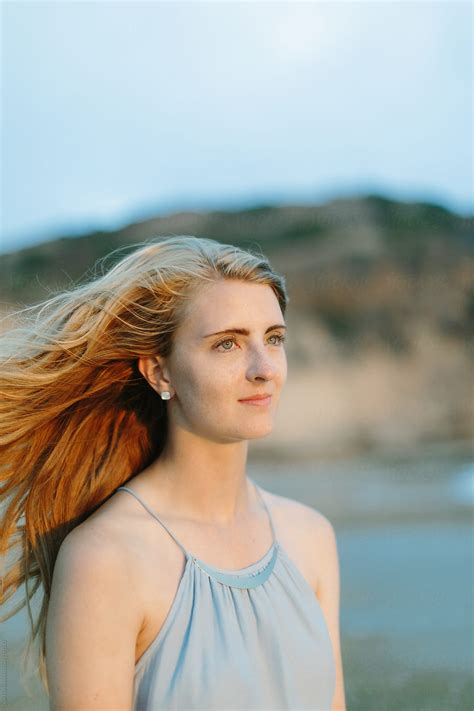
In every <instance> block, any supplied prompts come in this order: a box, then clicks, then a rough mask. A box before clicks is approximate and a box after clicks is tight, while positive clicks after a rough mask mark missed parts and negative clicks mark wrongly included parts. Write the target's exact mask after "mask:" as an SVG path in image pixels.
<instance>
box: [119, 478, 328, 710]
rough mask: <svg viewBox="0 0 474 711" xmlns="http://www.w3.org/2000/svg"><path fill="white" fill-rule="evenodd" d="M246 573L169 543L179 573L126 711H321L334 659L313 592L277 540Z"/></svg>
mask: <svg viewBox="0 0 474 711" xmlns="http://www.w3.org/2000/svg"><path fill="white" fill-rule="evenodd" d="M252 483H253V484H254V486H255V487H256V490H257V492H258V495H259V497H260V499H261V501H262V503H263V505H264V507H265V509H266V511H267V514H268V518H269V521H270V526H271V529H272V537H273V542H272V545H271V547H270V548H269V550H268V551H267V552H266V553H265V555H264V556H263V558H260V560H257V561H255V563H252V564H251V565H248V566H246V567H245V568H239V569H238V570H225V569H222V568H216V567H214V566H212V565H207V564H206V563H204V562H203V561H202V560H200V559H199V558H196V557H195V556H194V555H192V553H190V552H189V551H187V550H186V549H185V548H184V546H182V545H181V543H180V542H179V541H178V540H177V538H176V537H175V536H174V535H173V533H172V532H171V531H170V530H169V529H168V528H167V527H166V526H165V524H164V523H163V522H162V521H161V520H160V519H159V518H158V516H157V515H156V513H154V512H153V511H152V510H151V509H150V508H149V507H148V505H147V504H146V503H145V502H144V501H143V500H142V499H141V497H140V496H139V495H138V494H137V493H136V492H135V491H132V489H129V488H128V487H126V486H120V487H118V489H117V491H127V492H129V493H130V494H132V495H133V496H134V497H135V498H136V499H137V500H138V501H139V502H140V503H141V504H142V505H143V506H144V507H145V509H146V510H147V511H148V513H149V514H151V516H153V517H154V518H155V519H156V520H157V521H158V522H159V523H160V524H161V525H162V526H163V528H165V529H166V531H167V532H168V533H169V535H170V536H171V537H172V538H173V540H174V541H175V542H176V543H177V545H178V546H179V547H180V548H181V550H182V551H183V553H184V555H185V557H186V564H185V568H184V573H183V575H182V577H181V580H180V583H179V586H178V590H177V592H176V595H175V598H174V600H173V603H172V605H171V608H170V610H169V612H168V615H167V617H166V619H165V621H164V624H163V626H162V627H161V629H160V631H159V632H158V635H157V636H156V637H155V639H154V640H153V642H152V643H151V644H150V646H149V647H148V649H146V650H145V652H144V653H143V654H142V656H141V657H140V659H139V660H138V662H137V664H136V666H135V676H134V687H133V699H134V702H133V703H134V706H133V708H134V711H158V710H159V711H161V710H162V709H176V710H179V711H191V710H193V711H194V710H195V709H196V710H197V709H200V710H202V711H210V710H213V711H230V710H234V709H235V710H239V711H242V710H244V709H245V710H246V709H255V710H257V709H258V711H267V710H270V709H271V710H273V709H293V710H295V711H296V710H299V709H315V710H317V711H330V710H331V707H332V698H333V694H334V690H335V680H336V679H335V664H334V655H333V649H332V645H331V640H330V637H329V633H328V629H327V626H326V622H325V619H324V616H323V613H322V610H321V607H320V605H319V602H318V598H317V597H316V595H315V593H314V591H313V590H312V588H311V586H310V585H309V583H308V582H307V581H306V579H305V578H304V576H303V575H302V573H300V571H299V570H298V568H297V566H296V565H295V564H294V563H293V561H292V560H291V558H290V557H289V555H288V554H287V553H286V551H285V549H284V548H283V546H282V545H281V543H279V541H277V540H276V536H275V528H274V525H273V520H272V517H271V514H270V511H269V509H268V507H267V505H266V503H265V501H264V499H263V496H262V494H261V493H260V490H259V487H258V486H257V485H256V484H255V483H254V482H252Z"/></svg>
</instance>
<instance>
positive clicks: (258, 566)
mask: <svg viewBox="0 0 474 711" xmlns="http://www.w3.org/2000/svg"><path fill="white" fill-rule="evenodd" d="M248 478H249V479H250V481H251V482H252V484H253V486H254V487H255V490H256V492H257V495H258V497H259V499H260V501H261V502H262V504H263V506H264V508H265V510H266V512H267V516H268V520H269V523H270V528H271V532H272V543H271V545H270V548H268V550H267V551H266V553H265V554H264V555H263V556H262V557H261V558H259V559H258V560H256V561H254V562H253V563H250V564H249V565H246V566H244V567H243V568H237V569H231V568H219V567H217V566H214V565H210V564H209V563H206V562H205V561H203V560H201V559H200V558H198V557H197V556H195V555H194V554H193V553H191V552H190V551H189V550H187V548H185V546H183V544H182V543H181V541H180V540H179V539H178V538H176V536H175V535H174V534H173V532H172V531H171V530H170V529H169V528H168V526H166V524H164V523H163V521H162V520H161V519H160V517H159V516H158V515H157V514H156V513H155V512H154V511H153V510H152V509H151V508H150V507H149V506H148V504H146V503H145V501H143V499H142V498H141V496H140V495H139V494H137V492H136V491H134V490H133V489H130V488H129V487H127V486H119V487H118V488H117V489H116V491H120V490H124V491H128V492H129V493H130V494H132V495H133V496H134V497H135V498H136V499H137V500H138V501H139V502H140V503H141V504H142V505H143V506H144V508H145V509H146V510H147V511H148V513H149V514H150V515H151V516H153V518H155V519H156V520H157V521H158V523H160V524H161V525H162V526H163V528H164V529H165V530H166V531H167V532H168V533H169V535H170V536H171V538H172V539H173V540H174V541H175V543H176V544H177V545H178V546H179V547H180V548H181V550H182V552H183V554H184V556H185V558H186V568H188V563H189V562H191V563H192V564H193V566H195V567H197V568H198V569H199V570H200V571H202V572H203V573H205V574H206V575H208V576H209V577H210V578H213V579H215V580H217V581H218V582H221V583H224V584H226V585H229V586H232V587H240V588H247V587H256V586H257V585H260V584H261V583H262V582H264V581H265V580H266V579H267V578H268V577H269V575H270V574H271V572H272V570H273V568H274V566H275V562H276V559H277V556H278V549H279V548H280V544H279V542H278V540H277V538H276V533H275V527H274V524H273V519H272V515H271V513H270V510H269V508H268V506H267V504H266V502H265V499H264V498H263V495H262V493H261V491H260V487H259V486H258V485H257V484H256V483H255V482H254V481H253V479H251V478H250V477H248Z"/></svg>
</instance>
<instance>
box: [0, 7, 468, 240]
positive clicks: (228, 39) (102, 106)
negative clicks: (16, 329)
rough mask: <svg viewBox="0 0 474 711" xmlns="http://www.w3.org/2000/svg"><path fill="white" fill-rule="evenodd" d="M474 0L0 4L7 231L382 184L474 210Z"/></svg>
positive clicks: (61, 229) (108, 224)
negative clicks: (473, 136) (473, 166)
mask: <svg viewBox="0 0 474 711" xmlns="http://www.w3.org/2000/svg"><path fill="white" fill-rule="evenodd" d="M472 14H473V9H472V5H471V3H470V2H456V1H454V0H452V1H448V0H444V1H442V2H436V3H435V2H429V1H427V0H422V1H420V2H410V1H407V0H401V1H399V2H389V1H385V0H376V1H372V2H366V1H362V2H360V1H359V2H340V1H339V0H332V1H331V2H297V1H296V0H292V1H291V2H270V1H268V2H267V1H252V0H251V1H249V2H227V1H226V0H221V1H220V2H219V1H214V2H199V1H193V2H181V1H180V0H177V1H175V2H158V1H155V2H150V1H149V2H139V1H138V0H134V2H115V1H109V0H102V1H101V2H91V1H87V0H82V1H74V0H71V1H69V0H59V1H56V2H41V1H34V2H24V1H22V0H15V1H11V2H8V1H6V2H5V0H4V1H3V2H2V3H1V32H2V61H1V69H2V74H1V89H2V94H1V147H2V173H1V204H0V208H1V244H0V249H2V250H3V251H12V250H14V249H19V248H21V247H22V246H28V245H30V244H34V243H37V242H40V241H43V240H47V239H51V238H54V237H55V236H58V235H60V234H65V233H66V234H79V233H81V232H85V231H87V230H89V229H114V228H117V227H120V226H121V225H124V224H127V223H129V222H131V221H133V220H135V219H140V218H145V217H148V216H153V215H156V214H168V213H170V212H173V211H175V210H186V209H213V208H216V209H225V208H226V207H227V208H230V209H236V208H239V207H249V206H252V205H254V204H262V203H266V204H267V203H270V204H285V203H292V204H297V203H301V204H308V203H314V204H318V203H320V202H324V201H325V200H326V199H331V198H334V197H339V196H345V195H352V196H353V195H358V194H364V193H365V192H376V193H379V194H383V195H386V196H387V197H391V198H394V199H401V200H408V201H412V200H427V201H431V202H438V203H439V204H441V205H443V206H445V207H448V208H450V209H452V210H454V211H457V212H460V213H461V214H470V213H472V212H473V211H474V208H473V205H474V199H473V185H472V118H473V117H472V34H473V25H472Z"/></svg>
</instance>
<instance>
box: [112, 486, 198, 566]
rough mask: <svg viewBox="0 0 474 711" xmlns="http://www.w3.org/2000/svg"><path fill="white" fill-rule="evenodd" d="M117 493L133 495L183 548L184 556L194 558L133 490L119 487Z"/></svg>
mask: <svg viewBox="0 0 474 711" xmlns="http://www.w3.org/2000/svg"><path fill="white" fill-rule="evenodd" d="M116 491H128V492H129V493H130V494H132V495H133V496H134V497H135V498H136V499H137V501H139V502H140V503H141V504H142V506H144V507H145V509H146V510H147V511H148V513H149V514H151V516H153V518H156V520H157V521H158V523H161V525H162V526H163V528H164V529H165V531H167V532H168V533H169V534H170V536H171V538H172V539H173V540H174V542H175V543H177V545H178V546H179V547H180V548H181V550H182V551H183V553H184V555H185V556H186V558H192V555H191V553H188V551H187V550H186V548H185V547H184V546H183V545H182V543H180V542H179V541H178V539H177V538H176V536H175V535H174V534H173V533H171V531H170V529H169V528H168V526H165V524H164V523H163V521H162V520H161V519H160V518H159V517H158V516H157V515H156V513H155V512H154V511H152V510H151V508H150V507H149V506H148V505H147V504H146V503H145V502H144V501H143V499H142V498H141V497H140V496H139V495H138V494H137V493H136V492H135V491H133V489H129V488H128V487H127V486H119V487H118V488H117V489H116Z"/></svg>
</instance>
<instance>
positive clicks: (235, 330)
mask: <svg viewBox="0 0 474 711" xmlns="http://www.w3.org/2000/svg"><path fill="white" fill-rule="evenodd" d="M275 328H286V325H285V324H284V323H277V324H275V325H274V326H269V327H268V328H267V330H266V331H265V333H268V332H269V331H274V330H275ZM223 333H238V334H240V335H241V336H250V331H248V330H247V329H246V328H226V329H225V331H216V332H215V333H208V334H207V336H203V338H210V337H211V336H220V335H221V334H223Z"/></svg>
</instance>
